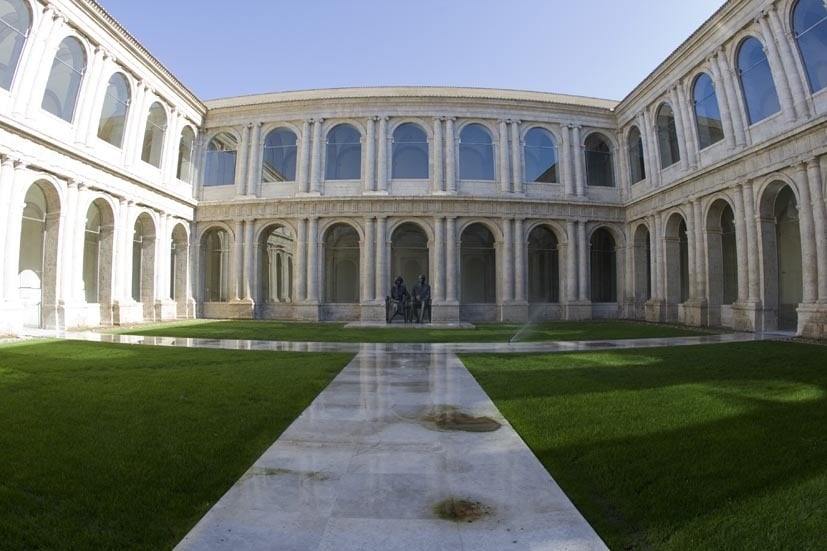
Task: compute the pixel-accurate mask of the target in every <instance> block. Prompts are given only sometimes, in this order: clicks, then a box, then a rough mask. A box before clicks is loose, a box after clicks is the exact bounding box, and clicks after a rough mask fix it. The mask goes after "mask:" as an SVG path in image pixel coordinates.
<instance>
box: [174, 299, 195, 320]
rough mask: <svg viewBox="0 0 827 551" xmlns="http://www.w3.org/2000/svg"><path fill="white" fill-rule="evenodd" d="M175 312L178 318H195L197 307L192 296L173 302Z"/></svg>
mask: <svg viewBox="0 0 827 551" xmlns="http://www.w3.org/2000/svg"><path fill="white" fill-rule="evenodd" d="M175 306H176V308H175V313H176V317H177V318H178V319H188V320H191V319H195V318H196V317H197V312H198V310H197V308H196V306H197V305H196V303H195V299H194V298H188V299H186V300H182V301H180V302H176V303H175Z"/></svg>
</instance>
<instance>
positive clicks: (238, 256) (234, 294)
mask: <svg viewBox="0 0 827 551" xmlns="http://www.w3.org/2000/svg"><path fill="white" fill-rule="evenodd" d="M234 233H235V235H234V236H233V237H234V239H233V263H232V265H231V266H230V296H229V297H227V298H228V299H229V300H231V301H232V300H236V301H237V300H239V299H240V298H241V293H240V291H239V287H240V282H241V277H242V274H243V266H244V264H243V262H244V255H243V253H244V222H243V221H242V220H236V222H235V232H234Z"/></svg>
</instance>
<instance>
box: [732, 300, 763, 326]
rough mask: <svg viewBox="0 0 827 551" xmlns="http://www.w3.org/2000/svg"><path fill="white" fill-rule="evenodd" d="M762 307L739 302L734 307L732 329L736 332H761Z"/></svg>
mask: <svg viewBox="0 0 827 551" xmlns="http://www.w3.org/2000/svg"><path fill="white" fill-rule="evenodd" d="M760 313H761V305H760V304H759V303H757V302H737V303H735V304H733V305H732V327H733V329H735V330H736V331H760V330H761V328H760V325H761V315H760Z"/></svg>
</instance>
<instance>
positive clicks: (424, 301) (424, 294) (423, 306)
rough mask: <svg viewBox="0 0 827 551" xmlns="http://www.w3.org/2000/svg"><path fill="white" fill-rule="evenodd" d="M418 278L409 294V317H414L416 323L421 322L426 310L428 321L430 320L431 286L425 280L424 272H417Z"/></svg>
mask: <svg viewBox="0 0 827 551" xmlns="http://www.w3.org/2000/svg"><path fill="white" fill-rule="evenodd" d="M417 279H418V280H419V281H418V283H417V284H416V285H414V288H413V292H412V294H411V312H410V317H411V318H413V319H415V320H416V322H417V323H422V322H423V321H424V320H425V317H426V312H427V318H428V323H430V322H431V286H430V285H428V283H427V282H426V280H425V274H419V277H417Z"/></svg>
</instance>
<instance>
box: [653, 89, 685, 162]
mask: <svg viewBox="0 0 827 551" xmlns="http://www.w3.org/2000/svg"><path fill="white" fill-rule="evenodd" d="M657 127H658V128H657V130H658V149H659V151H660V167H661V168H666V167H668V166H672V165H673V164H675V163H677V162H678V161H680V160H681V152H680V149H679V148H678V130H677V128H676V127H675V113H674V111H672V106H671V105H669V104H668V103H664V104H663V105H661V106H660V109H658V117H657Z"/></svg>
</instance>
